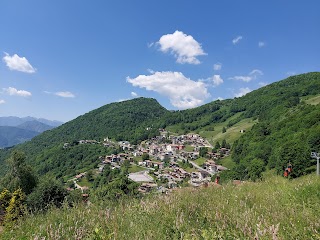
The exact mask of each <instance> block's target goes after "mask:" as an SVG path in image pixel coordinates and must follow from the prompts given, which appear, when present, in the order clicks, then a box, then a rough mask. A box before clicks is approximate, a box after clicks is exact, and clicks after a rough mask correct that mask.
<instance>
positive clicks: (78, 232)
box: [0, 175, 320, 239]
mask: <svg viewBox="0 0 320 240" xmlns="http://www.w3.org/2000/svg"><path fill="white" fill-rule="evenodd" d="M319 199H320V178H317V177H316V176H315V175H310V176H306V177H303V178H300V179H297V180H288V179H284V178H282V177H279V176H272V177H269V178H267V180H265V181H263V182H257V183H251V182H247V183H244V184H242V185H239V186H233V185H231V184H227V185H225V186H222V187H212V186H211V187H208V188H198V189H194V188H184V189H180V190H178V191H174V192H173V193H171V194H169V195H159V196H158V195H156V196H147V197H145V198H143V199H140V200H139V199H128V200H124V201H123V202H119V203H118V204H116V205H114V206H112V205H111V204H110V203H105V202H94V203H93V204H91V205H89V206H85V205H78V206H77V207H75V208H72V209H70V208H68V207H65V208H63V209H52V210H51V211H50V212H49V213H48V214H44V215H42V214H40V215H29V216H27V217H26V219H23V220H21V221H19V222H18V223H17V224H16V226H15V227H14V228H13V229H12V230H8V229H5V231H4V233H2V235H1V236H0V238H1V239H319V238H320V234H319V231H320V201H319Z"/></svg>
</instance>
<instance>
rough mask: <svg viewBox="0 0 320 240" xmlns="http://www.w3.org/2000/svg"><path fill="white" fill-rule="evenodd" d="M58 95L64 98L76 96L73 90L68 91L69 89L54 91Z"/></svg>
mask: <svg viewBox="0 0 320 240" xmlns="http://www.w3.org/2000/svg"><path fill="white" fill-rule="evenodd" d="M54 94H55V95H56V96H59V97H64V98H74V97H75V95H74V94H73V93H72V92H68V91H65V92H56V93H54Z"/></svg>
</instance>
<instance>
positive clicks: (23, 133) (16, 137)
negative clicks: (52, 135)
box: [0, 126, 39, 148]
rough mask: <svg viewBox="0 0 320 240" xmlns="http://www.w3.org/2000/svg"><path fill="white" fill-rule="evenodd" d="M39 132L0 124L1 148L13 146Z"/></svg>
mask: <svg viewBox="0 0 320 240" xmlns="http://www.w3.org/2000/svg"><path fill="white" fill-rule="evenodd" d="M38 134H39V132H35V131H31V130H27V129H21V128H18V127H11V126H0V148H4V147H11V146H14V145H17V144H20V143H23V142H25V141H28V140H30V139H31V138H33V137H35V136H37V135H38Z"/></svg>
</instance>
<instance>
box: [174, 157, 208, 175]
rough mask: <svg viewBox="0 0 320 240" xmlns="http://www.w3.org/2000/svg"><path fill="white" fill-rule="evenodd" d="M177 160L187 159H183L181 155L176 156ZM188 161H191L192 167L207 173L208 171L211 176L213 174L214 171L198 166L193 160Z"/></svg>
mask: <svg viewBox="0 0 320 240" xmlns="http://www.w3.org/2000/svg"><path fill="white" fill-rule="evenodd" d="M178 160H180V161H182V160H185V161H187V159H185V158H184V157H181V156H178ZM189 163H191V164H192V166H193V167H194V168H197V169H199V170H201V171H204V172H207V173H209V174H210V175H211V176H213V175H214V173H212V172H209V171H208V170H206V169H204V168H202V167H200V166H199V165H198V164H196V163H195V162H193V161H190V160H189Z"/></svg>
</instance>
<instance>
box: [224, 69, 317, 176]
mask: <svg viewBox="0 0 320 240" xmlns="http://www.w3.org/2000/svg"><path fill="white" fill-rule="evenodd" d="M319 93H320V74H319V73H309V74H303V75H299V76H294V77H290V78H288V79H286V80H283V81H280V82H277V83H274V84H271V85H269V86H266V87H265V88H262V89H260V90H257V91H255V92H253V93H252V94H248V96H246V97H244V98H243V100H242V99H239V100H238V101H239V102H240V104H242V106H245V107H244V108H245V109H246V112H245V115H246V116H257V117H258V118H259V123H257V124H256V125H254V127H253V128H252V129H251V131H249V132H248V133H246V134H244V135H243V136H242V137H241V138H240V139H239V140H238V141H236V142H235V144H234V146H233V153H232V159H233V160H234V161H235V162H236V163H237V167H236V168H235V169H234V170H233V171H231V172H230V173H227V174H230V175H231V176H230V177H232V178H240V179H248V178H251V179H256V178H257V177H259V176H260V174H261V172H262V171H263V170H264V169H266V168H270V169H272V168H276V169H277V171H278V173H282V172H283V170H284V169H285V168H286V167H287V165H288V164H292V165H293V170H294V171H293V173H292V174H291V176H292V177H298V176H301V175H304V174H307V173H309V172H311V171H314V170H315V168H314V161H312V159H311V158H310V153H311V151H317V152H319V151H320V106H319V105H311V104H307V103H306V102H305V101H304V100H302V99H303V98H304V96H308V95H316V94H319Z"/></svg>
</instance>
